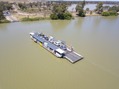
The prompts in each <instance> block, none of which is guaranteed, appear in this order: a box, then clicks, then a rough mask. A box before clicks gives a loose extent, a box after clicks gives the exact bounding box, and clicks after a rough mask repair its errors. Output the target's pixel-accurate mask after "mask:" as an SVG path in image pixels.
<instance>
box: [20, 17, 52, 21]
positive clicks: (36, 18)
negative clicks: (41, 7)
mask: <svg viewBox="0 0 119 89" xmlns="http://www.w3.org/2000/svg"><path fill="white" fill-rule="evenodd" d="M46 19H50V18H48V17H47V18H44V17H34V18H29V17H24V18H22V19H21V21H39V20H46Z"/></svg>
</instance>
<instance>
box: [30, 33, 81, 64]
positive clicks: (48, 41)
mask: <svg viewBox="0 0 119 89" xmlns="http://www.w3.org/2000/svg"><path fill="white" fill-rule="evenodd" d="M30 37H31V39H32V40H33V41H34V42H36V43H38V44H40V45H41V46H42V47H43V48H45V49H47V50H48V51H50V52H51V53H52V54H54V55H55V56H56V57H59V58H66V59H68V60H69V61H70V62H71V63H75V62H77V61H79V60H81V59H82V58H83V56H81V55H80V54H78V53H76V52H75V51H74V50H73V48H72V47H71V48H69V47H68V46H67V45H66V44H65V42H64V41H60V40H56V39H54V37H52V36H47V35H45V34H43V33H40V32H30Z"/></svg>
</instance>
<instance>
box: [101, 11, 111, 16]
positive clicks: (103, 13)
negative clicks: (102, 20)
mask: <svg viewBox="0 0 119 89" xmlns="http://www.w3.org/2000/svg"><path fill="white" fill-rule="evenodd" d="M102 16H110V13H109V12H107V11H106V12H102Z"/></svg>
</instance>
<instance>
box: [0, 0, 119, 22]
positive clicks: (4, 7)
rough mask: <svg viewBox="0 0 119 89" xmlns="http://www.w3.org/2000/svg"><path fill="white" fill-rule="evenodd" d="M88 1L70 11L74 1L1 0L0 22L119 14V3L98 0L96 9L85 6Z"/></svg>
mask: <svg viewBox="0 0 119 89" xmlns="http://www.w3.org/2000/svg"><path fill="white" fill-rule="evenodd" d="M86 4H87V3H86V1H85V0H83V1H81V2H78V3H77V4H76V7H75V8H73V9H75V11H73V10H72V11H68V7H69V6H71V5H72V3H68V2H27V3H26V2H19V3H16V2H14V3H9V2H4V1H1V2H0V23H9V22H16V21H39V20H47V19H51V20H71V19H74V18H75V17H86V16H117V15H119V5H116V4H114V5H113V6H108V5H107V6H104V5H103V4H104V3H103V2H98V3H97V5H96V7H95V9H94V10H90V8H86V9H85V10H84V7H85V5H86Z"/></svg>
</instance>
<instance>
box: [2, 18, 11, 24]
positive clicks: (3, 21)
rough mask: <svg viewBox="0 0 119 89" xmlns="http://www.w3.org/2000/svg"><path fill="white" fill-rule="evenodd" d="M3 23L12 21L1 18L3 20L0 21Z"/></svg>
mask: <svg viewBox="0 0 119 89" xmlns="http://www.w3.org/2000/svg"><path fill="white" fill-rule="evenodd" d="M1 23H10V21H8V20H6V19H4V20H1V21H0V24H1Z"/></svg>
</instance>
